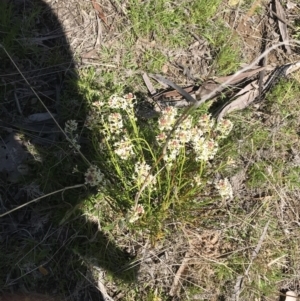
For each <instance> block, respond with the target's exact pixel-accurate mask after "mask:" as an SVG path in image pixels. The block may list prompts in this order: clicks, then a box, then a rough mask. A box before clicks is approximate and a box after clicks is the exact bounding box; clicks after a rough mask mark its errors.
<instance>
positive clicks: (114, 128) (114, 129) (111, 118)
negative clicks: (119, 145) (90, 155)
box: [107, 113, 123, 135]
mask: <svg viewBox="0 0 300 301" xmlns="http://www.w3.org/2000/svg"><path fill="white" fill-rule="evenodd" d="M107 120H108V126H109V132H110V134H112V135H119V134H120V133H121V131H122V129H123V119H122V115H121V114H120V113H111V114H109V115H108V118H107Z"/></svg>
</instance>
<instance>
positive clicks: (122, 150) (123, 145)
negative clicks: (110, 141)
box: [114, 136, 134, 160]
mask: <svg viewBox="0 0 300 301" xmlns="http://www.w3.org/2000/svg"><path fill="white" fill-rule="evenodd" d="M114 148H115V153H116V154H117V155H118V156H119V157H120V158H121V159H122V160H127V159H128V158H129V157H130V156H132V155H134V152H133V144H132V143H131V140H130V139H129V138H128V137H127V136H125V137H124V138H122V139H121V140H120V141H117V142H115V143H114Z"/></svg>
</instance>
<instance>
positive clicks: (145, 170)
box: [132, 162, 156, 186]
mask: <svg viewBox="0 0 300 301" xmlns="http://www.w3.org/2000/svg"><path fill="white" fill-rule="evenodd" d="M150 170H151V167H150V165H148V164H147V163H145V162H139V163H137V164H136V165H135V168H134V171H135V174H134V175H133V177H132V178H133V179H134V180H135V181H136V183H137V185H138V186H141V185H143V184H144V182H145V181H147V183H146V186H148V185H151V186H153V185H155V184H156V178H155V177H154V176H153V175H151V174H150V175H149V172H150ZM146 179H147V180H146Z"/></svg>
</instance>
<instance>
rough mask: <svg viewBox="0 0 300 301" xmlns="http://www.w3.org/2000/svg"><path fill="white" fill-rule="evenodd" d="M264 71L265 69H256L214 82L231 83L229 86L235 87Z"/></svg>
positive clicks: (216, 79)
mask: <svg viewBox="0 0 300 301" xmlns="http://www.w3.org/2000/svg"><path fill="white" fill-rule="evenodd" d="M264 69H265V67H257V68H256V69H253V70H249V71H246V72H243V73H241V74H239V75H238V76H235V75H229V76H222V77H218V78H215V79H214V80H215V81H216V82H218V83H221V84H222V83H225V82H227V81H229V82H228V85H235V84H238V83H240V82H241V81H243V80H244V79H245V78H250V77H252V76H254V75H255V74H257V73H258V72H260V71H262V70H264ZM230 78H232V80H230Z"/></svg>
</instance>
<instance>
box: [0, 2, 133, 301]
mask: <svg viewBox="0 0 300 301" xmlns="http://www.w3.org/2000/svg"><path fill="white" fill-rule="evenodd" d="M62 5H63V4H62ZM0 43H1V45H2V47H1V48H0V61H1V64H0V78H1V83H0V97H1V105H0V135H1V141H0V148H1V151H0V216H1V217H0V244H1V247H0V257H1V261H0V275H1V276H0V291H1V292H2V293H5V292H8V291H9V292H16V291H21V292H26V291H31V292H38V293H48V294H51V295H60V296H63V297H65V298H68V300H102V296H101V293H100V292H99V291H98V290H97V288H96V286H97V275H99V274H101V273H102V272H103V273H111V274H114V275H115V276H118V277H119V278H120V279H122V280H124V281H132V280H133V279H134V277H135V273H136V270H133V269H131V270H130V272H128V273H127V274H124V273H119V271H120V270H121V269H122V267H124V266H126V265H127V264H128V263H129V262H130V256H129V255H128V254H127V253H126V252H125V251H123V250H122V249H120V248H119V247H118V246H117V245H115V244H114V243H113V242H111V241H110V240H109V239H108V238H107V237H106V236H105V235H104V234H103V233H102V232H101V231H99V229H98V227H97V225H95V224H93V223H90V222H88V221H87V219H85V218H84V217H83V216H81V215H80V214H78V212H80V204H81V200H82V199H83V198H86V197H88V196H89V194H90V193H89V192H87V191H86V189H85V187H81V188H77V189H70V190H68V191H65V192H62V193H58V194H55V195H53V196H52V197H47V198H44V199H42V200H41V201H39V202H37V203H33V204H30V205H28V206H25V207H23V208H21V209H18V210H16V211H14V212H13V213H10V214H6V215H4V214H5V213H6V212H7V211H9V210H11V209H13V208H16V207H18V206H20V205H22V204H25V203H26V202H28V201H30V200H32V199H34V198H36V197H39V196H41V195H42V194H47V193H50V192H53V191H56V190H58V189H63V188H64V187H65V186H67V185H70V183H72V185H76V184H81V183H83V182H84V179H83V175H82V174H78V173H76V172H74V173H73V172H72V170H73V169H74V167H75V166H77V165H80V164H84V163H82V158H81V157H79V156H78V155H77V156H76V155H74V153H72V152H73V151H72V149H70V151H69V152H66V151H64V150H63V147H62V146H63V145H65V144H66V141H65V140H64V137H63V136H62V135H61V133H60V131H59V129H58V127H57V125H56V124H55V123H54V122H53V120H52V119H51V118H50V117H49V116H48V115H47V111H46V109H45V108H44V107H43V105H41V103H40V101H39V100H38V98H37V96H36V95H35V93H34V92H33V90H32V89H31V87H32V88H33V89H34V91H36V92H37V93H38V96H39V97H40V98H41V99H42V101H43V102H44V104H45V105H46V107H47V108H48V110H49V111H50V112H51V113H52V114H53V115H54V116H55V118H56V120H57V121H58V122H59V124H60V125H61V126H62V127H63V126H64V122H65V121H66V120H67V118H68V116H70V112H72V114H73V115H74V113H76V110H77V111H78V112H80V114H81V115H80V118H81V120H82V122H84V112H85V103H84V100H83V99H82V97H81V96H80V95H79V94H78V93H77V92H78V89H77V74H76V71H75V62H74V60H73V57H72V54H71V51H70V48H69V45H68V42H67V40H66V37H65V35H64V32H63V28H62V26H61V24H60V22H59V20H58V19H57V17H56V15H55V13H54V12H53V11H51V8H50V7H49V6H48V5H47V4H45V3H43V2H42V1H34V0H14V1H1V2H0ZM9 56H10V57H11V58H9ZM12 61H13V62H14V63H15V64H16V65H17V66H18V68H19V69H20V71H21V72H22V74H24V76H25V77H26V80H27V81H28V83H27V82H26V81H25V80H24V78H23V77H22V76H21V74H20V73H19V71H18V70H17V69H16V66H14V64H13V62H12ZM30 86H31V87H30ZM70 96H72V97H73V98H72V97H70ZM70 99H76V104H77V105H78V104H79V106H77V107H76V105H74V103H72V102H71V101H70ZM41 113H42V115H41ZM29 119H30V120H29ZM88 149H90V148H89V146H88V141H85V144H84V146H83V148H82V151H83V152H84V151H86V150H88ZM45 169H46V172H45ZM40 183H43V186H42V187H41V185H40ZM67 213H68V214H67ZM66 217H67V218H66ZM62 221H65V222H62ZM116 293H118V292H116Z"/></svg>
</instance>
